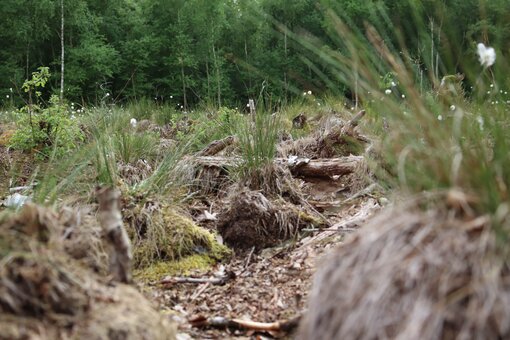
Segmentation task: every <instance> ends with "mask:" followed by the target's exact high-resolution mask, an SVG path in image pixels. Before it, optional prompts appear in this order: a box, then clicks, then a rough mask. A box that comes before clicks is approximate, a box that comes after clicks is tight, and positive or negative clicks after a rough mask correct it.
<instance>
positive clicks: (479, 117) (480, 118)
mask: <svg viewBox="0 0 510 340" xmlns="http://www.w3.org/2000/svg"><path fill="white" fill-rule="evenodd" d="M476 121H477V122H478V124H479V125H480V130H483V123H484V121H483V117H481V116H478V117H477V118H476Z"/></svg>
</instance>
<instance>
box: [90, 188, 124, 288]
mask: <svg viewBox="0 0 510 340" xmlns="http://www.w3.org/2000/svg"><path fill="white" fill-rule="evenodd" d="M96 196H97V200H98V202H99V210H98V215H97V219H98V220H99V224H101V227H102V228H103V233H104V235H105V237H106V239H107V240H108V245H109V248H110V251H109V257H110V273H111V274H112V275H113V278H114V279H115V280H117V281H119V282H124V283H129V282H131V261H132V259H133V256H132V253H131V242H130V241H129V236H128V234H127V232H126V229H124V224H123V223H122V215H121V214H120V208H119V198H120V192H119V191H118V190H117V189H114V188H108V187H107V188H98V189H97V191H96Z"/></svg>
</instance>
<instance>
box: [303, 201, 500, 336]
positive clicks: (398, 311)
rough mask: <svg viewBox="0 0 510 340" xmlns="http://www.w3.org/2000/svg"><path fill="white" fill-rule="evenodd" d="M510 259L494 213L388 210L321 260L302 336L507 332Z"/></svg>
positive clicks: (472, 334) (434, 334)
mask: <svg viewBox="0 0 510 340" xmlns="http://www.w3.org/2000/svg"><path fill="white" fill-rule="evenodd" d="M507 258H508V256H507V255H505V254H502V249H501V247H499V246H498V242H497V239H496V235H495V233H494V232H493V230H491V228H490V224H489V219H488V218H487V217H484V216H482V217H479V218H475V219H473V218H471V219H468V218H461V217H458V216H457V217H455V214H452V212H451V211H444V209H443V210H437V209H436V210H429V211H425V212H424V211H421V210H419V209H413V207H410V206H409V205H408V206H405V207H402V206H400V207H398V208H395V209H389V210H387V211H385V212H383V213H382V214H381V215H379V216H378V217H376V218H374V219H373V220H372V221H371V222H369V223H368V224H367V225H366V226H365V227H364V228H363V229H361V231H360V232H359V233H357V234H356V235H354V237H353V238H351V239H350V241H348V242H346V244H344V245H342V246H341V247H339V248H338V249H337V250H336V251H335V252H334V253H333V254H331V255H330V256H329V257H328V258H327V259H326V260H325V261H324V262H323V265H322V266H319V270H318V272H317V274H316V276H315V280H314V285H313V289H312V292H311V295H310V299H309V307H308V308H309V309H308V313H307V316H306V318H305V320H304V321H303V323H302V325H301V332H300V337H299V338H300V339H319V338H320V339H375V338H390V339H394V338H398V339H468V338H469V339H470V338H474V339H498V338H499V339H504V338H508V337H509V336H510V271H509V267H508V261H507V260H506V259H507Z"/></svg>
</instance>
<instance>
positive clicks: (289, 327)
mask: <svg viewBox="0 0 510 340" xmlns="http://www.w3.org/2000/svg"><path fill="white" fill-rule="evenodd" d="M300 320H301V315H298V316H296V317H294V318H292V319H290V320H287V321H276V322H256V321H251V320H241V319H228V318H225V317H221V316H216V317H211V318H207V317H205V316H203V315H199V316H197V317H195V318H193V319H191V320H189V323H190V324H191V325H192V326H193V327H201V328H202V327H214V328H231V329H244V330H251V331H258V332H284V333H289V332H291V331H293V330H294V329H296V328H297V326H298V325H299V321H300Z"/></svg>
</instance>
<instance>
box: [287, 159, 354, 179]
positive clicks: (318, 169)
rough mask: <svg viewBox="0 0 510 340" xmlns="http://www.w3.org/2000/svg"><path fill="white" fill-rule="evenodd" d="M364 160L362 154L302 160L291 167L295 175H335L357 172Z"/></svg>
mask: <svg viewBox="0 0 510 340" xmlns="http://www.w3.org/2000/svg"><path fill="white" fill-rule="evenodd" d="M277 161H279V160H277ZM362 161H363V157H362V156H347V157H340V158H326V159H311V160H310V161H308V162H301V163H299V164H298V165H295V166H290V167H289V168H290V171H291V173H292V174H293V175H295V176H301V177H333V176H342V175H347V174H350V173H353V172H355V171H356V169H358V167H359V165H360V163H361V162H362Z"/></svg>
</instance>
